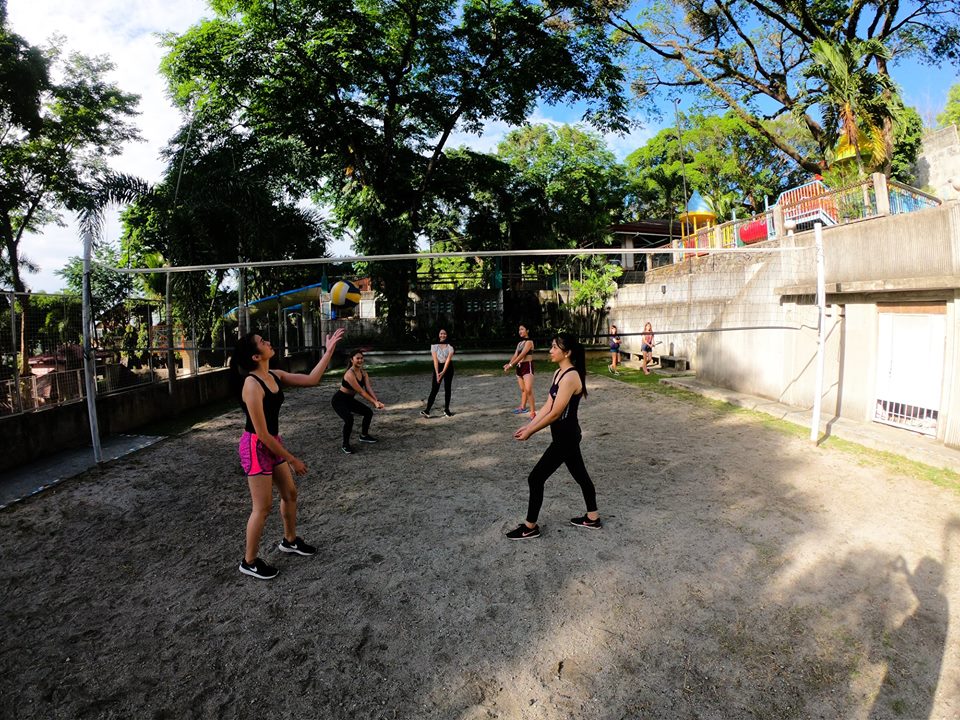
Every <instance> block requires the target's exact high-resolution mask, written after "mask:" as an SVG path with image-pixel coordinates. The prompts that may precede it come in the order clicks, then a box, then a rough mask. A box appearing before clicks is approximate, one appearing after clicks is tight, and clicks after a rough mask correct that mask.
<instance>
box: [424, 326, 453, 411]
mask: <svg viewBox="0 0 960 720" xmlns="http://www.w3.org/2000/svg"><path fill="white" fill-rule="evenodd" d="M430 355H431V356H432V358H433V374H432V375H431V376H430V397H429V398H428V399H427V409H426V410H421V411H420V414H421V415H423V416H424V417H430V410H431V409H432V408H433V401H434V400H436V399H437V393H438V392H440V384H441V383H443V414H444V417H453V413H452V412H450V391H451V389H452V386H453V345H451V344H450V343H448V342H447V331H446V330H444V329H443V328H440V332H439V333H438V337H437V343H436V344H435V345H431V346H430Z"/></svg>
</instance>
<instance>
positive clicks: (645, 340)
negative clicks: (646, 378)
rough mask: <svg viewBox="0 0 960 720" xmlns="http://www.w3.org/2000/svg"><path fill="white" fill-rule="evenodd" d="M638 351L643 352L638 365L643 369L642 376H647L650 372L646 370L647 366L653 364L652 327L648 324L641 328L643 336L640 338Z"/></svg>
mask: <svg viewBox="0 0 960 720" xmlns="http://www.w3.org/2000/svg"><path fill="white" fill-rule="evenodd" d="M640 350H641V351H642V352H643V360H642V361H641V363H640V364H641V366H642V367H643V374H644V375H649V374H650V371H649V370H648V369H647V365H648V364H650V363H651V362H653V325H651V324H650V323H647V324H646V325H644V326H643V335H641V336H640Z"/></svg>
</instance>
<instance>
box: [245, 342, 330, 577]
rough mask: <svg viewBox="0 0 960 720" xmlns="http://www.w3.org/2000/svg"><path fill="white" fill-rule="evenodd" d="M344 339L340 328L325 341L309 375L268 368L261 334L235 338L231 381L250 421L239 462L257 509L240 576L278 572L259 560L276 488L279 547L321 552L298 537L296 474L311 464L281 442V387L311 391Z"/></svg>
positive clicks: (267, 352) (249, 521) (268, 351)
mask: <svg viewBox="0 0 960 720" xmlns="http://www.w3.org/2000/svg"><path fill="white" fill-rule="evenodd" d="M342 337H343V330H342V329H341V330H337V331H336V332H335V333H333V335H328V336H327V339H326V349H325V351H324V353H323V357H321V358H320V362H318V363H317V365H316V366H315V367H314V368H313V370H311V371H310V373H309V374H304V373H291V372H286V371H284V370H270V358H272V357H273V356H274V354H275V353H274V350H273V346H272V345H271V344H270V341H268V340H265V339H264V338H263V336H262V335H260V334H259V333H255V332H253V333H249V334H247V335H244V336H243V337H241V338H240V339H239V340H237V345H236V348H235V349H234V351H233V355H232V356H231V358H230V367H231V369H232V371H233V375H232V377H231V380H232V381H233V383H234V387H235V388H236V390H237V392H238V394H239V395H240V405H241V407H242V408H243V414H244V416H245V417H246V425H245V427H244V432H243V435H241V436H240V448H239V450H240V464H241V465H242V466H243V471H244V473H245V474H246V476H247V485H248V486H249V488H250V500H251V502H252V505H253V507H252V508H251V510H250V517H249V518H248V519H247V536H246V537H247V541H246V548H245V550H244V555H243V560H241V561H240V572H242V573H243V574H245V575H250V576H251V577H255V578H257V579H259V580H270V579H272V578H274V577H276V576H277V572H278V571H277V569H276V568H274V567H271V566H270V565H267V563H265V562H264V561H263V560H261V559H260V558H259V557H257V555H258V552H259V549H260V536H261V535H262V534H263V527H264V525H265V524H266V522H267V516H268V515H269V514H270V508H271V507H272V506H273V488H274V486H276V488H277V491H278V492H279V494H280V517H281V519H282V520H283V538H282V539H281V540H280V543H279V545H278V546H277V549H278V550H280V552H285V553H294V554H296V555H313V554H315V553H316V552H317V549H316V548H315V547H313V546H312V545H308V544H307V543H306V542H304V541H303V539H302V538H300V537H299V536H298V535H297V485H296V483H295V482H294V480H293V473H292V472H291V468H292V469H293V472H295V473H297V475H303V474H305V473H306V472H307V466H306V465H305V464H304V463H303V461H302V460H300V458H298V457H297V456H296V455H294V454H293V453H292V452H290V451H289V450H287V448H286V447H285V446H284V444H283V441H282V440H281V439H280V406H281V405H282V404H283V386H284V385H287V386H292V387H307V386H310V385H316V384H317V383H318V382H320V378H321V377H323V373H324V372H325V371H326V369H327V367H328V366H329V365H330V358H331V357H333V351H334V348H336V346H337V343H338V342H340V338H342Z"/></svg>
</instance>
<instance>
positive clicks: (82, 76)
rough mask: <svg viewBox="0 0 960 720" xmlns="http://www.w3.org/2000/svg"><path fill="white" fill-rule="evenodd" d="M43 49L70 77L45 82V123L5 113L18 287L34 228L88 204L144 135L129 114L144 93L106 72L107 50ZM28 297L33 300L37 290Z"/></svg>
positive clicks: (13, 272) (1, 161)
mask: <svg viewBox="0 0 960 720" xmlns="http://www.w3.org/2000/svg"><path fill="white" fill-rule="evenodd" d="M59 44H62V43H59ZM28 55H30V53H28ZM31 57H33V56H32V55H31ZM43 57H44V59H45V61H46V63H47V66H48V67H49V68H50V69H51V72H50V75H51V76H54V77H61V78H62V79H61V80H59V81H58V82H51V83H49V84H48V85H47V86H45V87H44V86H40V90H41V92H40V94H39V95H38V96H37V101H38V102H39V107H40V110H39V125H37V126H36V127H35V128H30V127H29V126H24V125H22V124H19V123H18V122H17V121H15V120H14V119H13V118H14V117H15V115H14V114H12V113H9V112H7V113H5V114H4V115H3V117H2V118H0V122H4V123H5V125H4V126H3V127H0V241H2V243H3V246H2V251H3V255H4V263H3V267H4V269H5V270H7V271H8V272H9V277H8V278H5V280H7V281H9V282H10V284H11V285H12V287H13V289H14V291H16V292H18V293H26V291H27V285H26V283H25V282H24V279H23V277H22V275H21V273H20V269H21V265H22V258H21V253H20V245H21V242H22V241H23V238H24V236H25V235H26V233H28V232H34V231H36V230H38V229H39V228H40V227H42V226H43V225H46V224H49V223H52V222H56V223H59V222H62V220H61V214H60V213H61V211H62V210H64V209H67V210H79V209H81V208H83V207H85V206H86V205H88V204H89V202H90V196H91V194H92V192H93V187H94V185H95V183H96V180H97V178H98V176H100V175H102V174H103V172H104V170H103V168H104V163H105V160H106V158H108V157H109V156H111V155H116V154H118V153H119V152H120V149H121V146H122V145H123V143H125V142H127V141H129V140H134V139H137V138H138V137H139V136H138V133H137V131H136V129H135V128H134V127H133V126H132V125H131V124H130V123H129V122H128V118H130V117H131V116H133V115H134V114H135V106H136V103H137V99H138V98H137V96H136V95H130V94H127V93H124V92H122V91H121V90H120V89H119V88H118V87H117V86H116V85H114V84H112V83H110V82H108V81H107V80H106V79H105V78H106V75H107V74H108V73H109V72H110V71H111V70H112V69H113V65H112V64H111V63H110V62H109V61H108V60H107V59H106V58H105V57H95V58H90V57H86V56H83V55H80V54H71V55H69V56H68V57H67V58H64V57H63V56H62V54H61V52H60V50H59V49H58V48H56V47H51V48H49V49H47V50H46V51H44V53H43ZM22 297H23V300H22V302H23V303H25V304H29V296H27V295H23V296H22ZM25 332H26V328H25V327H24V329H23V333H25ZM27 345H28V343H27V338H26V336H25V335H22V336H21V350H22V356H21V364H22V372H23V373H24V374H27V373H29V365H28V364H27V357H26V352H25V350H26V347H27Z"/></svg>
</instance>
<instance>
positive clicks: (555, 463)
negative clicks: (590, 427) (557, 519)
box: [527, 433, 597, 523]
mask: <svg viewBox="0 0 960 720" xmlns="http://www.w3.org/2000/svg"><path fill="white" fill-rule="evenodd" d="M561 465H566V466H567V470H569V471H570V474H571V475H573V479H574V480H576V481H577V484H578V485H579V486H580V490H581V491H582V492H583V499H584V500H585V501H586V503H587V512H596V510H597V491H596V489H595V488H594V487H593V481H592V480H590V474H589V473H588V472H587V468H586V466H585V465H584V464H583V455H581V454H580V435H579V433H578V434H577V435H573V436H566V437H564V436H560V437H558V436H554V438H553V442H551V443H550V446H549V447H548V448H547V449H546V450H545V451H544V453H543V457H541V458H540V461H539V462H538V463H537V464H536V465H535V466H534V468H533V470H531V471H530V477H528V478H527V483H528V484H529V485H530V504H529V505H528V506H527V522H528V523H536V522H537V517H538V516H539V515H540V506H541V505H543V486H544V485H546V483H547V479H548V478H549V477H550V476H551V475H553V473H554V472H556V470H557V468H559V467H560V466H561Z"/></svg>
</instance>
